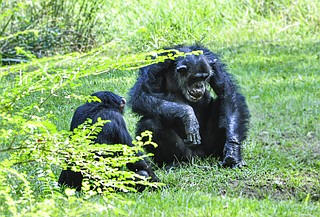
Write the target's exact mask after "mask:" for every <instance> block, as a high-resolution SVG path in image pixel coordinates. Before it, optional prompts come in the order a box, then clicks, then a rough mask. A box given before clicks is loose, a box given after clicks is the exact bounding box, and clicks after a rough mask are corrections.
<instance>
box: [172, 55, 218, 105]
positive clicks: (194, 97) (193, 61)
mask: <svg viewBox="0 0 320 217" xmlns="http://www.w3.org/2000/svg"><path fill="white" fill-rule="evenodd" d="M176 74H177V81H178V85H179V89H180V90H181V91H182V94H183V95H184V97H185V98H186V99H187V100H188V101H190V102H197V101H199V100H200V99H201V98H202V96H203V95H204V93H205V91H206V81H207V79H208V78H209V77H210V76H211V74H212V69H211V67H210V65H209V63H208V61H207V60H206V58H205V57H204V56H203V55H187V56H186V57H184V58H182V59H177V64H176Z"/></svg>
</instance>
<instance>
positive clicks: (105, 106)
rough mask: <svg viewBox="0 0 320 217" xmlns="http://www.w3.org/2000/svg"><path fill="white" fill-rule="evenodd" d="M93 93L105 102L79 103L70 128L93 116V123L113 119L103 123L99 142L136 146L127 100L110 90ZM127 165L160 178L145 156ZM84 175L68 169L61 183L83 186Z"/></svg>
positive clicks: (131, 168)
mask: <svg viewBox="0 0 320 217" xmlns="http://www.w3.org/2000/svg"><path fill="white" fill-rule="evenodd" d="M92 96H96V97H97V98H99V99H100V100H101V102H87V103H86V104H84V105H82V106H80V107H78V108H77V109H76V111H75V113H74V115H73V118H72V121H71V127H70V130H71V131H73V130H74V129H75V128H77V127H78V126H79V125H80V124H83V123H84V122H85V121H86V120H87V119H91V120H92V123H93V124H94V123H95V122H97V119H98V118H101V119H102V120H110V121H111V122H108V123H106V124H105V125H104V126H103V127H102V131H101V132H100V133H99V134H98V135H97V138H96V139H95V143H99V144H127V145H128V146H133V145H132V139H131V137H130V135H129V133H128V130H127V127H126V123H125V121H124V119H123V116H122V115H123V109H124V106H125V103H126V100H125V99H124V98H123V97H120V96H118V95H116V94H114V93H112V92H108V91H101V92H97V93H94V94H92ZM139 154H140V153H139ZM139 154H138V155H139ZM127 167H128V168H129V169H130V170H131V171H134V172H136V173H137V174H140V175H144V176H147V177H151V181H159V180H158V178H157V176H156V175H155V174H154V172H153V171H152V169H151V167H150V166H149V165H148V164H147V162H146V161H144V160H139V161H137V162H135V163H130V164H129V163H128V164H127ZM82 179H83V176H82V174H81V172H74V171H72V170H70V169H67V170H63V171H62V172H61V175H60V177H59V180H58V183H59V184H60V185H66V186H68V187H72V188H76V189H77V190H81V183H82Z"/></svg>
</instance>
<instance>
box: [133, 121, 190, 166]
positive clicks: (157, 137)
mask: <svg viewBox="0 0 320 217" xmlns="http://www.w3.org/2000/svg"><path fill="white" fill-rule="evenodd" d="M145 130H149V131H152V133H153V138H152V141H153V142H155V143H157V145H158V146H157V147H156V148H155V147H153V146H151V145H150V146H146V150H147V152H149V153H153V154H154V156H153V159H154V162H155V163H156V164H157V165H158V166H160V167H161V166H163V165H167V166H172V165H174V164H177V163H179V162H181V161H186V160H188V159H189V158H190V157H192V156H193V152H192V151H191V149H189V148H188V147H187V145H186V144H185V142H184V141H183V139H182V138H181V137H180V136H179V135H178V134H177V132H175V131H174V130H173V129H172V126H167V125H164V124H162V123H160V121H158V120H156V119H148V118H142V119H141V120H140V121H139V123H138V127H137V135H140V133H141V132H144V131H145Z"/></svg>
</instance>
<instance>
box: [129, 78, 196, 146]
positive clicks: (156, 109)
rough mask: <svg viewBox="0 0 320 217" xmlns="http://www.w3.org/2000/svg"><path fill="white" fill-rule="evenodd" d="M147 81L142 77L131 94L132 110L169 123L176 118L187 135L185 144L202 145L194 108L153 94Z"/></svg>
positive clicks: (161, 95)
mask: <svg viewBox="0 0 320 217" xmlns="http://www.w3.org/2000/svg"><path fill="white" fill-rule="evenodd" d="M145 80H146V79H145V77H142V78H141V77H140V78H139V80H138V82H137V83H136V85H135V86H134V87H133V88H132V90H131V92H130V96H131V98H130V104H131V107H132V110H133V111H134V112H136V113H138V114H140V115H143V116H146V117H148V116H149V117H154V118H159V119H161V120H164V121H168V122H170V121H172V120H173V119H175V118H177V119H180V120H182V121H183V123H184V126H185V132H186V135H187V138H186V140H185V142H186V143H187V144H188V145H190V146H193V145H197V144H200V142H201V137H200V134H199V123H198V120H197V118H196V116H195V113H194V111H193V108H192V107H191V106H189V105H186V104H184V103H180V102H172V101H168V100H166V98H167V97H165V96H164V94H163V93H152V92H151V91H150V90H149V89H148V88H147V86H148V85H147V84H146V82H145ZM158 82H159V83H160V82H161V80H158Z"/></svg>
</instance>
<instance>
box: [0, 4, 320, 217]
mask: <svg viewBox="0 0 320 217" xmlns="http://www.w3.org/2000/svg"><path fill="white" fill-rule="evenodd" d="M113 6H114V7H113V9H112V10H110V12H109V13H107V14H108V16H110V17H112V16H113V17H114V19H110V20H109V23H108V24H106V25H108V29H109V31H110V32H108V37H111V38H112V39H113V40H115V41H116V43H115V45H114V46H111V49H110V50H109V51H107V52H104V55H103V56H97V58H100V57H101V58H102V61H103V58H104V57H106V58H109V57H110V58H114V59H117V58H118V57H121V56H123V55H126V54H135V53H141V52H144V51H150V50H153V49H157V48H161V47H162V46H168V45H172V44H180V43H187V44H190V43H194V42H197V41H201V42H202V43H203V44H204V45H206V46H207V47H208V48H209V49H211V50H213V51H215V52H217V53H219V54H221V55H222V58H223V60H224V61H225V62H226V63H227V64H228V66H229V71H230V72H231V73H232V74H233V75H234V77H235V78H236V80H237V81H238V83H239V85H240V86H241V92H242V93H243V94H244V95H245V96H246V98H247V102H248V105H249V108H250V112H251V116H252V118H251V122H250V132H249V136H248V139H247V140H246V142H245V144H244V158H245V160H246V162H247V164H248V166H247V167H245V168H243V169H234V170H232V169H223V168H219V167H218V166H217V161H216V160H215V159H206V160H198V159H197V160H195V161H194V162H193V164H185V165H182V166H181V167H179V168H176V169H174V170H170V171H166V170H164V169H162V168H158V169H157V170H156V173H157V175H159V177H160V178H161V180H162V181H163V182H164V183H165V184H166V187H165V188H164V189H162V190H159V191H145V192H143V193H129V194H121V196H123V197H124V199H127V200H130V201H133V202H134V203H129V204H122V203H117V201H116V200H112V199H111V201H104V200H103V199H102V198H101V197H98V196H97V197H94V198H91V199H90V200H89V202H90V203H92V204H102V205H104V206H107V205H109V204H112V205H114V206H115V207H116V208H117V209H116V211H117V210H122V211H123V213H122V212H121V213H120V214H117V212H115V211H112V210H110V211H109V212H107V213H105V212H101V213H100V212H99V211H97V212H96V213H93V214H90V215H91V216H99V215H110V216H116V215H119V216H122V215H128V216H318V215H319V212H320V132H319V129H320V109H319V108H320V100H319V99H320V91H319V90H320V49H319V48H320V40H319V38H320V23H319V16H318V14H319V12H320V11H319V8H320V3H317V1H308V0H301V1H294V2H291V1H289V0H282V1H280V0H279V1H258V0H256V1H254V0H248V1H221V2H220V1H203V0H202V1H197V0H195V1H184V0H179V1H155V0H154V1H139V3H137V2H136V1H125V2H120V1H119V2H115V3H113ZM102 7H107V5H104V6H102ZM97 28H98V27H97ZM101 28H104V27H103V26H101ZM110 35H111V36H110ZM98 38H99V40H100V41H101V42H103V41H104V40H106V38H104V36H103V35H99V36H98ZM117 40H118V41H117ZM92 58H93V57H92V55H88V59H92ZM86 60H87V59H85V58H84V61H86ZM102 63H103V62H101V65H103V64H102ZM80 64H82V62H81V61H80V62H79V63H78V62H71V61H70V62H66V63H64V64H63V65H62V67H63V68H65V69H66V70H69V71H70V72H71V71H72V69H73V68H76V67H77V66H79V65H80ZM82 67H85V66H82ZM90 67H92V70H94V69H95V67H96V68H98V70H100V68H99V67H98V66H92V65H88V68H89V69H90ZM102 68H103V66H102ZM136 76H137V71H136V70H111V71H108V72H107V73H104V74H100V75H96V76H93V75H92V76H87V77H84V78H81V79H79V80H77V81H76V84H78V86H77V85H76V86H73V87H69V86H68V87H65V88H63V89H62V90H60V91H59V92H58V93H57V95H56V96H54V97H51V98H50V99H49V100H48V102H47V103H46V104H45V105H44V112H48V111H52V113H53V114H54V115H55V116H56V117H58V118H56V119H52V121H53V123H55V124H56V125H57V127H58V129H60V130H68V128H69V124H70V120H71V117H72V114H73V112H74V110H75V108H76V107H77V106H79V105H81V104H82V103H83V102H82V101H80V100H76V99H73V98H70V99H66V98H65V96H66V95H69V94H71V93H73V94H83V95H86V94H91V93H93V92H95V91H100V90H109V91H114V92H116V93H118V94H119V95H122V96H125V97H127V94H128V90H129V89H130V88H131V87H132V85H133V84H134V82H135V79H136ZM10 81H11V80H10V79H9V78H7V79H6V80H5V81H3V80H2V81H1V82H2V84H1V85H3V86H6V85H7V86H10ZM40 96H41V94H39V93H38V94H34V95H32V96H31V97H29V98H27V99H24V100H23V101H21V105H22V106H23V105H28V104H30V103H31V102H34V101H37V100H39V97H40ZM125 119H126V122H127V124H128V128H129V131H130V133H131V135H132V136H134V131H135V124H136V122H137V120H138V117H137V116H136V115H134V114H133V113H132V112H131V111H130V109H129V108H127V110H126V113H125ZM59 172H60V168H56V170H55V173H56V175H57V176H58V175H59ZM29 173H30V174H32V172H29ZM40 184H41V183H40ZM40 184H39V183H34V186H33V187H34V188H35V189H41V186H40ZM36 193H37V194H38V197H39V199H38V200H39V201H42V200H43V198H46V197H48V195H46V194H45V192H42V191H41V190H39V191H37V192H36ZM0 204H1V203H0ZM58 204H59V206H60V207H62V208H61V209H60V210H59V211H58V212H57V213H55V214H53V215H59V216H63V215H64V214H65V209H66V208H69V209H71V210H77V209H78V208H80V206H81V205H80V204H77V203H72V204H71V203H70V204H69V203H64V202H63V201H58ZM4 215H6V213H5V214H4ZM79 215H80V214H79Z"/></svg>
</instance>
